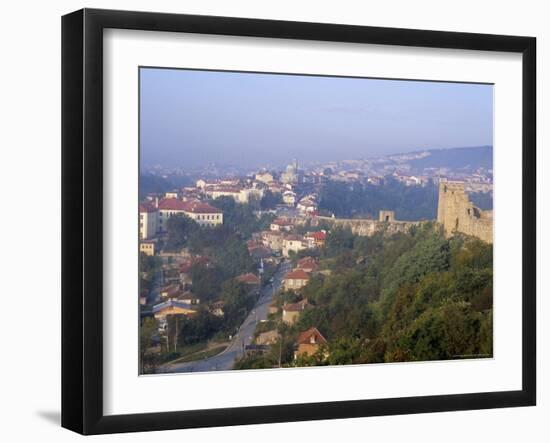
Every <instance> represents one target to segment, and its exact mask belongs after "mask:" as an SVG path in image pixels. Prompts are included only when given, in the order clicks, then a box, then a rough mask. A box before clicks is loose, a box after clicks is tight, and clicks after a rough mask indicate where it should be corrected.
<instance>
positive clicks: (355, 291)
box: [238, 223, 493, 368]
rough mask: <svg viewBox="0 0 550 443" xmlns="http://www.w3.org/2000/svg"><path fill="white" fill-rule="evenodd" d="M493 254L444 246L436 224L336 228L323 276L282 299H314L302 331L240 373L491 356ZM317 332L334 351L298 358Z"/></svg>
mask: <svg viewBox="0 0 550 443" xmlns="http://www.w3.org/2000/svg"><path fill="white" fill-rule="evenodd" d="M492 257H493V252H492V246H491V245H489V244H486V243H483V242H481V241H479V240H477V239H474V238H471V237H465V236H455V237H453V238H451V239H445V238H444V237H443V236H442V235H441V233H440V232H439V231H438V228H437V227H436V226H435V225H433V224H431V223H428V224H426V225H424V226H423V227H421V228H413V229H411V231H410V233H408V234H396V235H394V236H392V237H384V236H383V234H377V235H375V236H373V237H358V236H355V235H353V234H352V233H351V232H350V231H349V230H344V229H335V230H333V231H332V232H331V233H330V234H329V236H328V239H327V245H326V248H325V249H324V250H323V252H322V253H321V255H320V264H321V268H323V269H324V272H322V273H321V274H319V275H317V276H315V277H314V278H312V279H311V280H310V282H309V283H308V285H306V286H305V287H304V288H303V289H302V290H301V291H300V294H293V293H288V292H287V293H283V294H281V297H280V300H279V303H280V305H281V304H282V303H283V302H286V301H295V300H296V299H300V298H307V300H308V302H309V303H310V304H311V305H312V307H311V308H310V309H307V310H305V311H304V312H303V314H302V315H301V316H300V319H299V321H298V322H297V323H296V324H295V325H293V326H291V327H289V326H287V325H279V326H278V327H279V330H280V332H281V334H282V339H281V340H280V343H279V346H278V347H277V346H275V347H274V348H275V351H274V352H269V353H267V354H265V355H263V356H253V357H250V358H245V359H243V360H242V361H240V362H239V364H238V367H240V368H260V367H273V366H274V365H276V364H277V359H279V358H280V359H281V361H282V365H283V366H293V365H298V366H304V365H326V364H330V365H340V364H351V363H354V364H355V363H377V362H395V361H425V360H445V359H454V358H472V357H480V356H482V357H489V356H491V355H492V306H493V299H492V294H493V287H492V281H493V266H492V264H493V263H492ZM273 324H275V322H274V323H273ZM312 326H315V327H316V328H318V329H319V330H320V331H321V333H322V334H323V335H324V336H325V338H326V339H327V340H328V346H327V348H326V349H321V350H320V351H319V352H318V354H316V355H315V356H311V357H299V358H298V360H296V361H295V360H294V359H293V355H292V350H293V343H294V342H295V340H296V337H297V335H298V333H299V332H300V331H304V330H306V329H308V328H309V327H312ZM267 327H269V325H267ZM277 354H279V355H277Z"/></svg>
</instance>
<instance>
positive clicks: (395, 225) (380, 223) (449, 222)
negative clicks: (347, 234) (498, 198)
mask: <svg viewBox="0 0 550 443" xmlns="http://www.w3.org/2000/svg"><path fill="white" fill-rule="evenodd" d="M311 221H312V224H313V225H314V226H315V225H319V224H320V223H321V222H326V223H330V224H331V225H332V226H340V227H343V228H349V229H350V230H351V232H353V233H354V234H356V235H363V236H371V235H374V234H375V233H376V232H380V231H383V232H384V233H385V234H387V235H392V234H396V233H398V232H408V231H409V229H410V228H411V227H412V226H419V225H421V224H422V223H426V221H400V220H396V219H395V213H394V211H384V210H383V211H380V213H379V216H378V220H374V219H364V218H357V219H355V218H352V219H346V218H335V217H321V216H316V217H314V218H312V219H311ZM437 222H438V223H439V224H440V225H442V227H443V230H444V233H445V237H446V238H449V237H451V236H452V235H453V234H454V233H455V232H460V233H463V234H467V235H471V236H474V237H477V238H479V239H481V240H483V241H485V242H487V243H493V211H482V210H481V209H479V208H477V207H475V206H474V205H473V203H472V202H471V201H470V200H469V198H468V194H467V193H466V190H465V184H464V183H463V182H451V181H442V182H441V183H440V185H439V200H438V205H437Z"/></svg>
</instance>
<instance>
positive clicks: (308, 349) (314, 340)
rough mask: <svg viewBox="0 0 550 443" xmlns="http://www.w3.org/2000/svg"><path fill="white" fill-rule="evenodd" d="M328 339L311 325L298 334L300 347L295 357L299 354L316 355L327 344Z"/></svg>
mask: <svg viewBox="0 0 550 443" xmlns="http://www.w3.org/2000/svg"><path fill="white" fill-rule="evenodd" d="M326 344H327V340H326V339H325V337H323V334H321V333H320V332H319V330H318V329H317V328H315V327H311V328H309V329H307V330H306V331H303V332H301V333H300V335H298V339H297V340H296V345H297V346H298V348H297V349H296V351H295V352H294V358H298V357H299V356H307V355H314V354H315V353H316V352H317V351H318V350H319V348H320V347H321V346H323V345H326Z"/></svg>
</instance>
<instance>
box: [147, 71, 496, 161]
mask: <svg viewBox="0 0 550 443" xmlns="http://www.w3.org/2000/svg"><path fill="white" fill-rule="evenodd" d="M140 88H141V103H140V111H141V161H142V164H144V165H154V164H161V165H164V166H182V167H184V168H185V167H189V168H194V167H197V166H202V165H205V164H208V163H212V162H216V163H222V162H230V163H231V164H242V165H243V166H247V167H248V166H260V165H265V164H266V163H269V164H271V165H284V164H287V163H288V162H289V161H290V160H291V159H292V158H296V159H298V161H299V162H302V163H309V162H310V161H316V160H318V161H329V160H343V159H352V158H366V157H373V156H381V155H386V154H394V153H401V152H408V151H414V150H419V149H424V148H449V147H464V146H479V145H492V137H493V87H492V86H489V85H473V84H460V83H439V82H437V83H435V82H415V81H400V80H375V79H350V78H335V77H314V76H297V75H272V74H245V73H229V72H207V71H187V70H176V69H151V68H142V69H141V84H140Z"/></svg>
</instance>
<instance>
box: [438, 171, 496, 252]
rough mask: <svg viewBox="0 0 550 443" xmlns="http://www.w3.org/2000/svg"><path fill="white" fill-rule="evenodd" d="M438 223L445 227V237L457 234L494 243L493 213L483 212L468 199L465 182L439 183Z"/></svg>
mask: <svg viewBox="0 0 550 443" xmlns="http://www.w3.org/2000/svg"><path fill="white" fill-rule="evenodd" d="M437 222H438V223H440V224H441V225H442V226H443V230H444V232H445V237H447V238H448V237H450V236H452V235H453V234H454V233H455V232H461V233H463V234H467V235H472V236H474V237H478V238H479V239H481V240H483V241H486V242H488V243H492V242H493V211H482V210H481V209H479V208H477V207H475V206H474V204H473V203H472V202H471V201H470V199H469V198H468V194H467V193H466V190H465V188H464V183H463V182H453V181H442V182H440V183H439V201H438V205H437Z"/></svg>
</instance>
